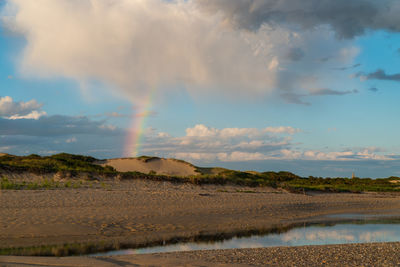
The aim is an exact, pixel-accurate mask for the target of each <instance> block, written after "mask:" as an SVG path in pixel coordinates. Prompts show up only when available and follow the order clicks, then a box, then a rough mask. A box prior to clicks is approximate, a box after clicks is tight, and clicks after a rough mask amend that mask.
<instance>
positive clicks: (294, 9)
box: [196, 0, 400, 38]
mask: <svg viewBox="0 0 400 267" xmlns="http://www.w3.org/2000/svg"><path fill="white" fill-rule="evenodd" d="M196 1H197V3H198V4H199V5H200V6H201V7H202V8H203V9H205V10H207V11H209V12H214V13H221V14H222V15H223V16H224V17H225V18H226V20H227V21H229V22H230V23H231V24H233V25H235V26H237V27H241V28H245V29H249V30H257V29H258V28H260V26H261V25H262V24H268V25H271V26H275V25H278V24H287V25H292V26H297V27H301V28H303V29H314V28H316V27H319V26H322V25H329V26H330V27H331V28H332V29H333V30H334V31H335V33H336V34H337V36H338V37H339V38H353V37H355V36H358V35H362V34H364V33H365V31H366V30H369V29H371V30H388V31H394V32H398V31H400V17H399V16H398V12H399V10H400V4H399V1H396V0H381V1H377V0H303V1H298V0H196Z"/></svg>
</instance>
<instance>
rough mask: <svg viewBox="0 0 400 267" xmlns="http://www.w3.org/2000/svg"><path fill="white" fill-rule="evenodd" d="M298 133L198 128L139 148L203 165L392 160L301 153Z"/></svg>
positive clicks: (363, 151) (350, 152) (375, 155)
mask: <svg viewBox="0 0 400 267" xmlns="http://www.w3.org/2000/svg"><path fill="white" fill-rule="evenodd" d="M301 132H302V130H301V129H296V128H293V127H290V126H280V127H266V128H263V129H256V128H224V129H216V128H211V127H207V126H205V125H202V124H199V125H196V126H194V127H192V128H187V129H186V135H185V136H180V137H173V136H171V135H170V134H168V133H164V132H160V133H156V132H149V133H147V137H146V142H145V144H144V145H143V147H142V150H143V153H144V154H151V155H158V156H162V157H174V158H180V159H186V160H189V161H196V162H202V163H210V162H218V161H219V162H245V161H266V160H312V161H317V160H319V161H355V160H393V159H394V157H392V156H389V155H385V151H384V150H382V149H378V148H375V147H367V148H348V149H345V150H343V151H325V150H310V149H300V148H298V144H297V143H296V142H295V141H293V140H294V139H295V136H296V135H297V134H299V133H301Z"/></svg>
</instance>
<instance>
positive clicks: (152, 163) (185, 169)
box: [100, 157, 199, 176]
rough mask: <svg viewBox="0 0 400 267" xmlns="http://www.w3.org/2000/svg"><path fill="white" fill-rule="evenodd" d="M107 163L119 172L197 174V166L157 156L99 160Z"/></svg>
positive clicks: (175, 174) (102, 163) (103, 163)
mask: <svg viewBox="0 0 400 267" xmlns="http://www.w3.org/2000/svg"><path fill="white" fill-rule="evenodd" d="M100 164H101V165H103V166H105V165H109V166H112V167H114V168H115V169H116V170H117V171H120V172H129V171H132V172H133V171H136V172H141V173H150V172H155V173H156V174H162V175H174V176H191V175H198V174H199V172H197V171H196V170H197V167H196V166H194V165H192V164H190V163H188V162H185V161H181V160H176V159H164V158H157V157H139V158H119V159H108V160H104V161H102V162H100Z"/></svg>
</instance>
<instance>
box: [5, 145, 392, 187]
mask: <svg viewBox="0 0 400 267" xmlns="http://www.w3.org/2000/svg"><path fill="white" fill-rule="evenodd" d="M141 159H142V160H144V161H149V160H151V159H152V157H141ZM97 162H99V160H98V159H96V158H93V157H87V156H81V155H71V154H66V153H62V154H57V155H53V156H47V157H42V156H39V155H29V156H13V155H5V156H2V157H0V172H2V173H3V178H2V179H1V181H0V183H1V189H46V188H61V187H79V184H76V183H71V182H70V183H68V182H65V183H63V184H61V183H58V182H55V181H53V180H45V179H44V180H43V181H42V182H40V183H36V184H35V183H33V182H32V183H31V182H25V184H23V182H21V183H19V182H14V181H11V179H9V178H7V177H5V174H4V173H10V172H11V173H24V172H28V173H34V174H37V175H45V174H58V175H59V176H60V177H61V178H63V179H66V180H68V179H73V178H76V177H78V176H79V177H80V178H81V177H84V179H85V180H101V179H121V180H129V179H148V180H156V181H170V182H176V183H192V184H198V185H201V184H220V185H224V184H235V185H242V186H252V187H259V186H261V187H262V186H269V187H274V188H282V189H287V190H289V191H291V192H295V193H304V192H305V191H322V192H398V191H400V178H399V177H389V178H380V179H370V178H363V179H361V178H351V179H350V178H321V177H312V176H310V177H307V178H305V177H300V176H297V175H295V174H293V173H290V172H260V173H259V172H241V171H234V170H227V169H222V168H215V169H218V172H216V174H212V169H213V168H198V167H196V168H197V172H198V173H199V175H195V176H189V177H178V176H166V175H158V174H156V173H154V172H151V173H149V174H144V173H139V172H117V171H116V170H115V169H114V168H113V167H111V166H101V165H99V164H97ZM188 164H189V163H188ZM210 173H211V174H210Z"/></svg>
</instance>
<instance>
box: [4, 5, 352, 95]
mask: <svg viewBox="0 0 400 267" xmlns="http://www.w3.org/2000/svg"><path fill="white" fill-rule="evenodd" d="M198 2H199V1H194V0H188V1H180V0H173V1H164V0H146V1H143V0H119V1H114V0H80V1H71V0H57V1H54V0H7V1H6V3H7V5H6V7H5V8H3V12H2V13H3V16H2V18H3V22H4V24H5V25H6V26H7V27H8V29H9V30H11V31H13V32H17V33H19V34H21V35H23V37H24V38H25V39H26V43H27V44H26V47H25V49H24V51H23V53H22V56H21V62H20V71H21V73H22V74H24V75H34V76H35V77H37V76H40V77H43V78H49V77H54V76H56V77H58V76H62V77H67V78H71V79H74V80H77V81H78V82H79V83H81V84H88V83H89V84H90V81H92V80H98V81H101V82H104V83H105V84H106V85H111V87H115V88H116V89H118V92H119V93H121V92H122V93H123V95H125V96H126V97H128V98H129V99H130V100H132V101H133V102H135V101H136V102H140V101H141V100H142V99H141V97H142V96H143V95H146V94H147V92H148V91H149V88H154V87H156V88H158V89H159V90H160V91H162V90H170V89H171V88H174V87H176V86H182V85H183V86H184V87H186V88H187V89H188V90H189V91H190V92H192V93H193V94H205V93H213V94H219V93H221V92H222V93H226V92H227V91H228V92H229V93H228V94H227V95H229V96H238V97H240V96H248V97H254V96H256V97H257V96H260V95H263V96H264V95H268V94H269V93H271V92H272V91H274V90H277V89H278V90H283V91H284V92H287V91H294V90H295V91H301V92H302V91H307V89H308V88H323V87H324V86H323V84H320V83H322V80H323V79H324V78H326V79H330V78H329V77H332V74H331V72H330V71H327V70H328V69H330V66H333V65H337V64H339V63H340V64H342V63H352V62H353V60H354V58H355V56H356V53H357V48H355V47H354V45H353V44H352V43H351V42H350V41H346V40H337V39H336V38H335V34H334V33H333V32H332V31H331V29H330V28H329V27H323V26H321V27H314V28H313V30H304V29H294V28H293V27H292V28H289V27H287V26H286V25H284V24H282V25H281V24H276V25H274V26H273V27H272V26H270V25H268V24H262V25H260V27H258V28H257V30H255V31H248V30H246V29H241V28H234V27H230V25H227V24H226V23H225V22H226V20H225V18H224V17H223V16H222V15H221V14H220V13H218V12H217V13H209V12H204V10H203V9H202V8H199V6H198ZM60 51H62V53H60ZM291 51H301V57H299V56H296V57H295V60H293V56H292V57H288V54H290V52H291ZM326 57H329V58H330V60H329V61H326V62H321V61H318V60H317V59H320V58H326ZM323 66H325V67H326V68H325V69H324V67H323ZM310 77H311V78H310ZM232 92H235V93H234V94H232Z"/></svg>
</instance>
